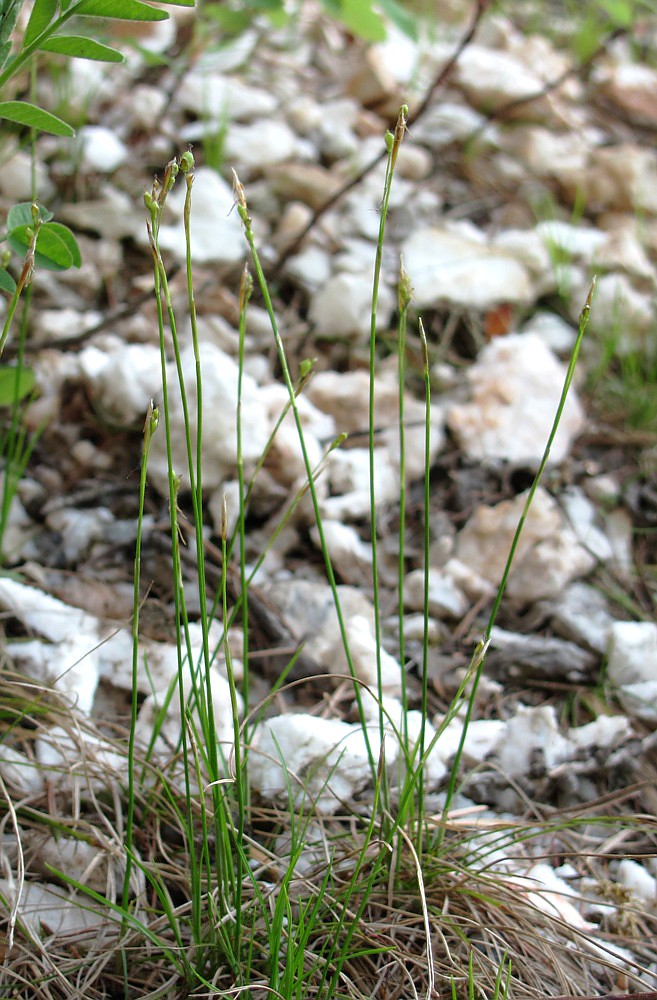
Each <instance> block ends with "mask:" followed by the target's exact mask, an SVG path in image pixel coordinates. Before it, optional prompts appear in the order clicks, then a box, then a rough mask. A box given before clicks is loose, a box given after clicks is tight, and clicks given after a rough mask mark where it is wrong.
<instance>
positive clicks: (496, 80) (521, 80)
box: [454, 44, 543, 111]
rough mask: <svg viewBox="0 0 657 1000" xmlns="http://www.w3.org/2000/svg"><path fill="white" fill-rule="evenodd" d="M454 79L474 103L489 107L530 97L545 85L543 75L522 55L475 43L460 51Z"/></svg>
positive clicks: (488, 109)
mask: <svg viewBox="0 0 657 1000" xmlns="http://www.w3.org/2000/svg"><path fill="white" fill-rule="evenodd" d="M454 80H455V82H456V83H458V85H459V86H460V87H461V89H462V90H463V91H464V92H465V93H466V94H467V96H468V98H469V100H470V101H471V103H473V104H475V105H478V106H479V107H481V108H485V109H486V110H487V111H494V110H495V109H496V108H499V107H502V106H503V105H504V104H508V102H509V101H515V100H522V99H524V98H526V97H531V96H533V95H535V94H537V93H539V92H540V91H541V90H542V89H543V82H542V80H541V78H540V76H538V75H537V74H535V73H533V72H532V71H531V70H529V69H528V68H527V67H526V66H524V65H523V64H522V62H520V60H519V59H516V58H514V57H513V56H511V55H509V54H508V53H506V52H496V51H495V50H493V49H489V48H485V47H484V46H483V45H476V44H475V45H468V46H467V47H466V48H465V49H464V51H463V52H462V53H461V55H460V57H459V59H458V61H457V63H456V67H455V71H454ZM523 110H524V111H526V109H523Z"/></svg>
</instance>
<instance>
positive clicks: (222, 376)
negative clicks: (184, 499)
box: [148, 343, 271, 494]
mask: <svg viewBox="0 0 657 1000" xmlns="http://www.w3.org/2000/svg"><path fill="white" fill-rule="evenodd" d="M200 355H201V369H202V373H203V430H204V434H203V454H202V460H203V485H204V487H205V488H206V489H207V490H208V491H211V490H215V489H218V488H219V487H220V486H221V484H222V483H223V482H224V480H227V479H232V478H234V476H235V472H236V468H237V429H236V428H237V382H238V368H237V364H236V363H235V361H234V360H233V359H232V358H231V357H229V355H227V354H224V352H223V351H221V350H220V349H219V348H218V347H215V345H214V344H210V343H202V344H201V345H200ZM181 362H182V370H183V377H184V379H185V385H186V389H187V402H188V406H189V413H190V420H191V422H192V441H193V447H194V448H196V381H195V379H196V362H195V359H194V352H193V349H192V347H191V345H190V346H189V347H187V348H185V349H184V350H183V351H182V352H181ZM167 373H168V374H167V378H168V383H169V410H170V419H171V446H172V454H173V463H174V471H175V473H176V474H177V475H181V476H182V480H183V489H189V481H188V475H187V467H188V466H187V452H186V440H185V431H184V426H183V420H182V403H181V401H180V394H179V392H178V390H177V389H176V388H175V387H176V385H177V375H176V370H175V365H174V364H173V363H172V364H170V365H169V366H168V368H167ZM270 431H271V424H270V422H269V420H268V417H267V410H266V407H265V405H264V404H263V401H262V399H261V398H260V394H259V389H258V386H257V385H256V383H255V381H254V380H253V379H252V378H251V377H250V376H249V375H247V374H246V373H245V374H244V376H243V380H242V456H243V460H244V463H245V465H246V466H247V468H248V467H249V466H250V465H251V464H252V463H254V462H255V461H257V459H258V458H259V457H260V455H261V454H262V451H263V449H264V447H265V445H266V443H267V440H268V438H269V434H270ZM148 475H149V479H150V480H151V482H152V483H153V484H154V485H155V486H156V488H157V489H158V490H159V491H160V493H162V494H166V493H167V491H168V474H167V455H166V441H165V439H164V434H160V433H156V434H155V435H154V437H153V441H152V445H151V455H150V460H149V464H148Z"/></svg>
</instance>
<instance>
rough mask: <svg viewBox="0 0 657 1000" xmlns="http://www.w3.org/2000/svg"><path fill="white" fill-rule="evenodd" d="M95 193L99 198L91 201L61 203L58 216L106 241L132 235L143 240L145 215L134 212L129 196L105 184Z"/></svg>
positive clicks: (133, 237)
mask: <svg viewBox="0 0 657 1000" xmlns="http://www.w3.org/2000/svg"><path fill="white" fill-rule="evenodd" d="M99 193H100V197H99V198H94V199H92V200H91V201H80V202H77V203H76V204H74V203H73V202H67V203H65V204H63V205H62V206H61V208H60V209H59V210H58V212H57V216H58V218H60V219H61V220H62V222H67V223H68V224H69V225H71V226H74V227H76V228H77V229H84V230H88V231H89V232H92V233H98V234H99V235H100V236H103V237H105V239H106V240H107V241H113V240H124V239H127V238H132V239H135V240H141V242H142V243H145V242H146V240H147V235H146V216H145V214H143V213H141V212H135V206H134V203H133V202H132V200H131V198H129V197H128V195H127V194H126V193H125V192H124V191H119V190H118V189H117V188H115V187H112V185H111V184H109V183H105V184H103V185H102V189H101V191H100V192H99Z"/></svg>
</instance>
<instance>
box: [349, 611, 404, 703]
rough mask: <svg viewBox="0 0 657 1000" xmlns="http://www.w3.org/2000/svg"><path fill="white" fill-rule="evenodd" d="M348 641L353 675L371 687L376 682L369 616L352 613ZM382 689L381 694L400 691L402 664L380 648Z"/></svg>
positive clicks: (395, 694) (396, 693) (394, 694)
mask: <svg viewBox="0 0 657 1000" xmlns="http://www.w3.org/2000/svg"><path fill="white" fill-rule="evenodd" d="M346 633H347V643H348V646H349V651H350V653H351V659H352V663H353V667H354V671H355V674H356V677H357V678H358V679H359V680H361V681H363V683H364V684H367V685H368V687H369V688H371V689H372V690H373V691H376V690H377V686H378V668H377V651H376V637H375V635H374V629H373V627H372V622H371V619H370V618H369V617H366V616H365V615H353V616H352V617H351V618H349V619H348V621H347V622H346ZM379 660H380V664H381V689H382V691H383V693H384V694H386V695H389V696H391V697H397V696H399V695H400V694H401V672H402V671H401V667H400V665H399V663H398V662H397V660H396V659H395V658H394V656H391V655H390V653H388V652H386V650H385V649H381V650H380V653H379Z"/></svg>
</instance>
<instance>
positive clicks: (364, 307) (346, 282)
mask: <svg viewBox="0 0 657 1000" xmlns="http://www.w3.org/2000/svg"><path fill="white" fill-rule="evenodd" d="M392 307H393V296H392V293H391V291H390V289H389V288H387V287H386V286H385V285H383V286H382V287H381V289H380V293H379V300H378V308H377V320H378V325H379V326H380V327H385V326H386V324H387V323H388V321H389V319H390V316H391V313H392ZM371 313H372V279H371V276H370V274H369V273H368V272H364V271H363V272H358V273H355V274H350V273H346V272H343V273H340V274H334V275H333V276H332V277H331V278H329V280H328V281H327V282H326V284H325V285H323V287H322V288H321V289H320V291H319V292H317V293H316V294H315V295H314V296H313V300H312V302H311V305H310V313H309V316H310V321H311V322H312V323H313V324H314V326H315V332H316V333H317V335H318V336H320V337H329V338H331V339H333V338H336V339H339V338H341V337H347V338H349V339H352V340H360V339H361V338H363V337H365V336H366V335H367V334H369V331H370V321H371Z"/></svg>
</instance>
